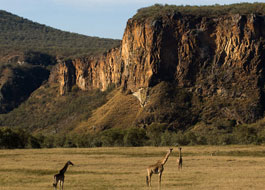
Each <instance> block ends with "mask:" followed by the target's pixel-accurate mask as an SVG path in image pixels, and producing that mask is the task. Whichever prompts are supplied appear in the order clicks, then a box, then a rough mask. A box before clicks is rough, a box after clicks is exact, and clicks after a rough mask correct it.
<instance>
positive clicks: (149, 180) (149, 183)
mask: <svg viewBox="0 0 265 190" xmlns="http://www.w3.org/2000/svg"><path fill="white" fill-rule="evenodd" d="M151 178H152V173H149V174H148V186H149V187H151Z"/></svg>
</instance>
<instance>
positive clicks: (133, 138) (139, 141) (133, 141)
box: [123, 127, 147, 146]
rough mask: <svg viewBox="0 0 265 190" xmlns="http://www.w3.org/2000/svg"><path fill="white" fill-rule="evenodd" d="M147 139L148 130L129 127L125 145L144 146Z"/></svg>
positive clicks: (126, 132) (125, 136)
mask: <svg viewBox="0 0 265 190" xmlns="http://www.w3.org/2000/svg"><path fill="white" fill-rule="evenodd" d="M146 139H147V136H146V132H145V130H144V129H141V128H136V127H134V128H129V129H128V130H126V131H125V135H124V139H123V141H124V145H125V146H143V145H144V144H145V141H146Z"/></svg>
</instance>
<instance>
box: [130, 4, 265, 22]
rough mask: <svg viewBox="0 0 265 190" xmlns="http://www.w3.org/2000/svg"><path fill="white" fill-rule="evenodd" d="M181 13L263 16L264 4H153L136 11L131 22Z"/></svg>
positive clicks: (264, 11) (211, 15)
mask: <svg viewBox="0 0 265 190" xmlns="http://www.w3.org/2000/svg"><path fill="white" fill-rule="evenodd" d="M177 12H179V13H181V14H182V15H192V16H208V17H216V16H220V15H226V14H252V13H256V14H262V15H264V14H265V3H239V4H231V5H219V4H215V5H212V6H189V5H187V6H176V5H168V4H165V5H162V4H155V5H153V6H150V7H145V8H141V9H138V11H137V14H136V15H134V16H133V20H138V21H143V20H145V19H148V18H149V19H156V18H158V17H161V16H163V15H167V14H170V13H177Z"/></svg>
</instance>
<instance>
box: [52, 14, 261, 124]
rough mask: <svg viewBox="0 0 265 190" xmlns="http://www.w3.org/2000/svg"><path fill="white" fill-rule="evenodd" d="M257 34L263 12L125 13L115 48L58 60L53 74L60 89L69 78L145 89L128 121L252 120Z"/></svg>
mask: <svg viewBox="0 0 265 190" xmlns="http://www.w3.org/2000/svg"><path fill="white" fill-rule="evenodd" d="M264 37H265V16H264V14H256V13H251V14H227V15H218V16H209V17H207V16H203V15H196V16H195V15H192V14H182V13H181V12H178V11H173V12H172V11H171V12H169V13H168V14H164V15H159V16H157V17H155V18H146V19H144V20H137V19H134V18H132V19H130V20H129V21H128V23H127V27H126V29H125V33H124V36H123V39H122V44H121V46H120V47H119V48H115V49H112V50H110V51H109V52H107V53H106V54H104V55H102V56H100V57H92V58H91V57H90V58H86V59H75V60H72V61H68V62H62V63H60V64H59V65H58V66H57V70H56V71H57V72H54V73H53V74H52V76H55V75H56V77H55V78H57V79H58V81H59V83H60V94H61V95H64V94H66V93H67V92H68V91H70V90H71V89H72V87H73V86H75V85H76V86H78V87H79V88H80V89H82V90H90V89H100V90H103V91H104V90H106V89H107V88H108V87H109V86H111V85H115V86H117V87H119V86H121V87H122V88H123V89H127V90H130V91H131V92H133V94H135V93H136V94H137V93H138V95H137V97H145V98H144V100H142V99H140V100H141V104H142V106H144V107H142V108H141V110H140V111H139V113H140V114H139V115H137V116H136V119H135V121H134V124H135V125H145V124H150V123H151V122H166V123H169V125H170V126H172V127H174V128H178V127H183V125H185V126H189V125H192V124H195V123H196V122H199V121H205V122H206V123H207V122H213V121H216V120H222V119H228V120H235V121H236V122H237V123H251V122H254V121H256V120H257V119H259V118H261V117H263V114H264V110H265V102H264V100H265V95H264V93H265V92H264V77H265V73H264V67H265V66H264V61H265V38H264ZM161 82H162V83H161ZM161 84H162V86H163V88H161V89H159V90H158V89H157V88H158V87H159V85H161ZM165 84H166V85H165ZM143 89H144V90H143ZM139 93H140V95H139ZM141 93H144V94H142V95H141ZM183 94H184V95H183ZM163 98H165V99H167V100H166V102H167V103H166V104H163ZM159 103H160V105H162V106H159ZM180 105H181V106H180ZM176 110H177V111H176ZM181 110H183V111H181ZM184 112H185V116H183V115H182V114H183V113H184ZM158 113H159V114H158ZM130 125H131V124H130Z"/></svg>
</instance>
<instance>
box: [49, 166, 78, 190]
mask: <svg viewBox="0 0 265 190" xmlns="http://www.w3.org/2000/svg"><path fill="white" fill-rule="evenodd" d="M69 165H72V166H73V165H74V164H73V163H72V162H71V161H68V162H66V164H65V165H64V167H63V168H62V169H61V170H60V171H59V173H58V174H55V175H54V183H53V187H54V189H57V184H58V182H60V189H62V190H63V183H64V173H65V172H66V170H67V168H68V166H69Z"/></svg>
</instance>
